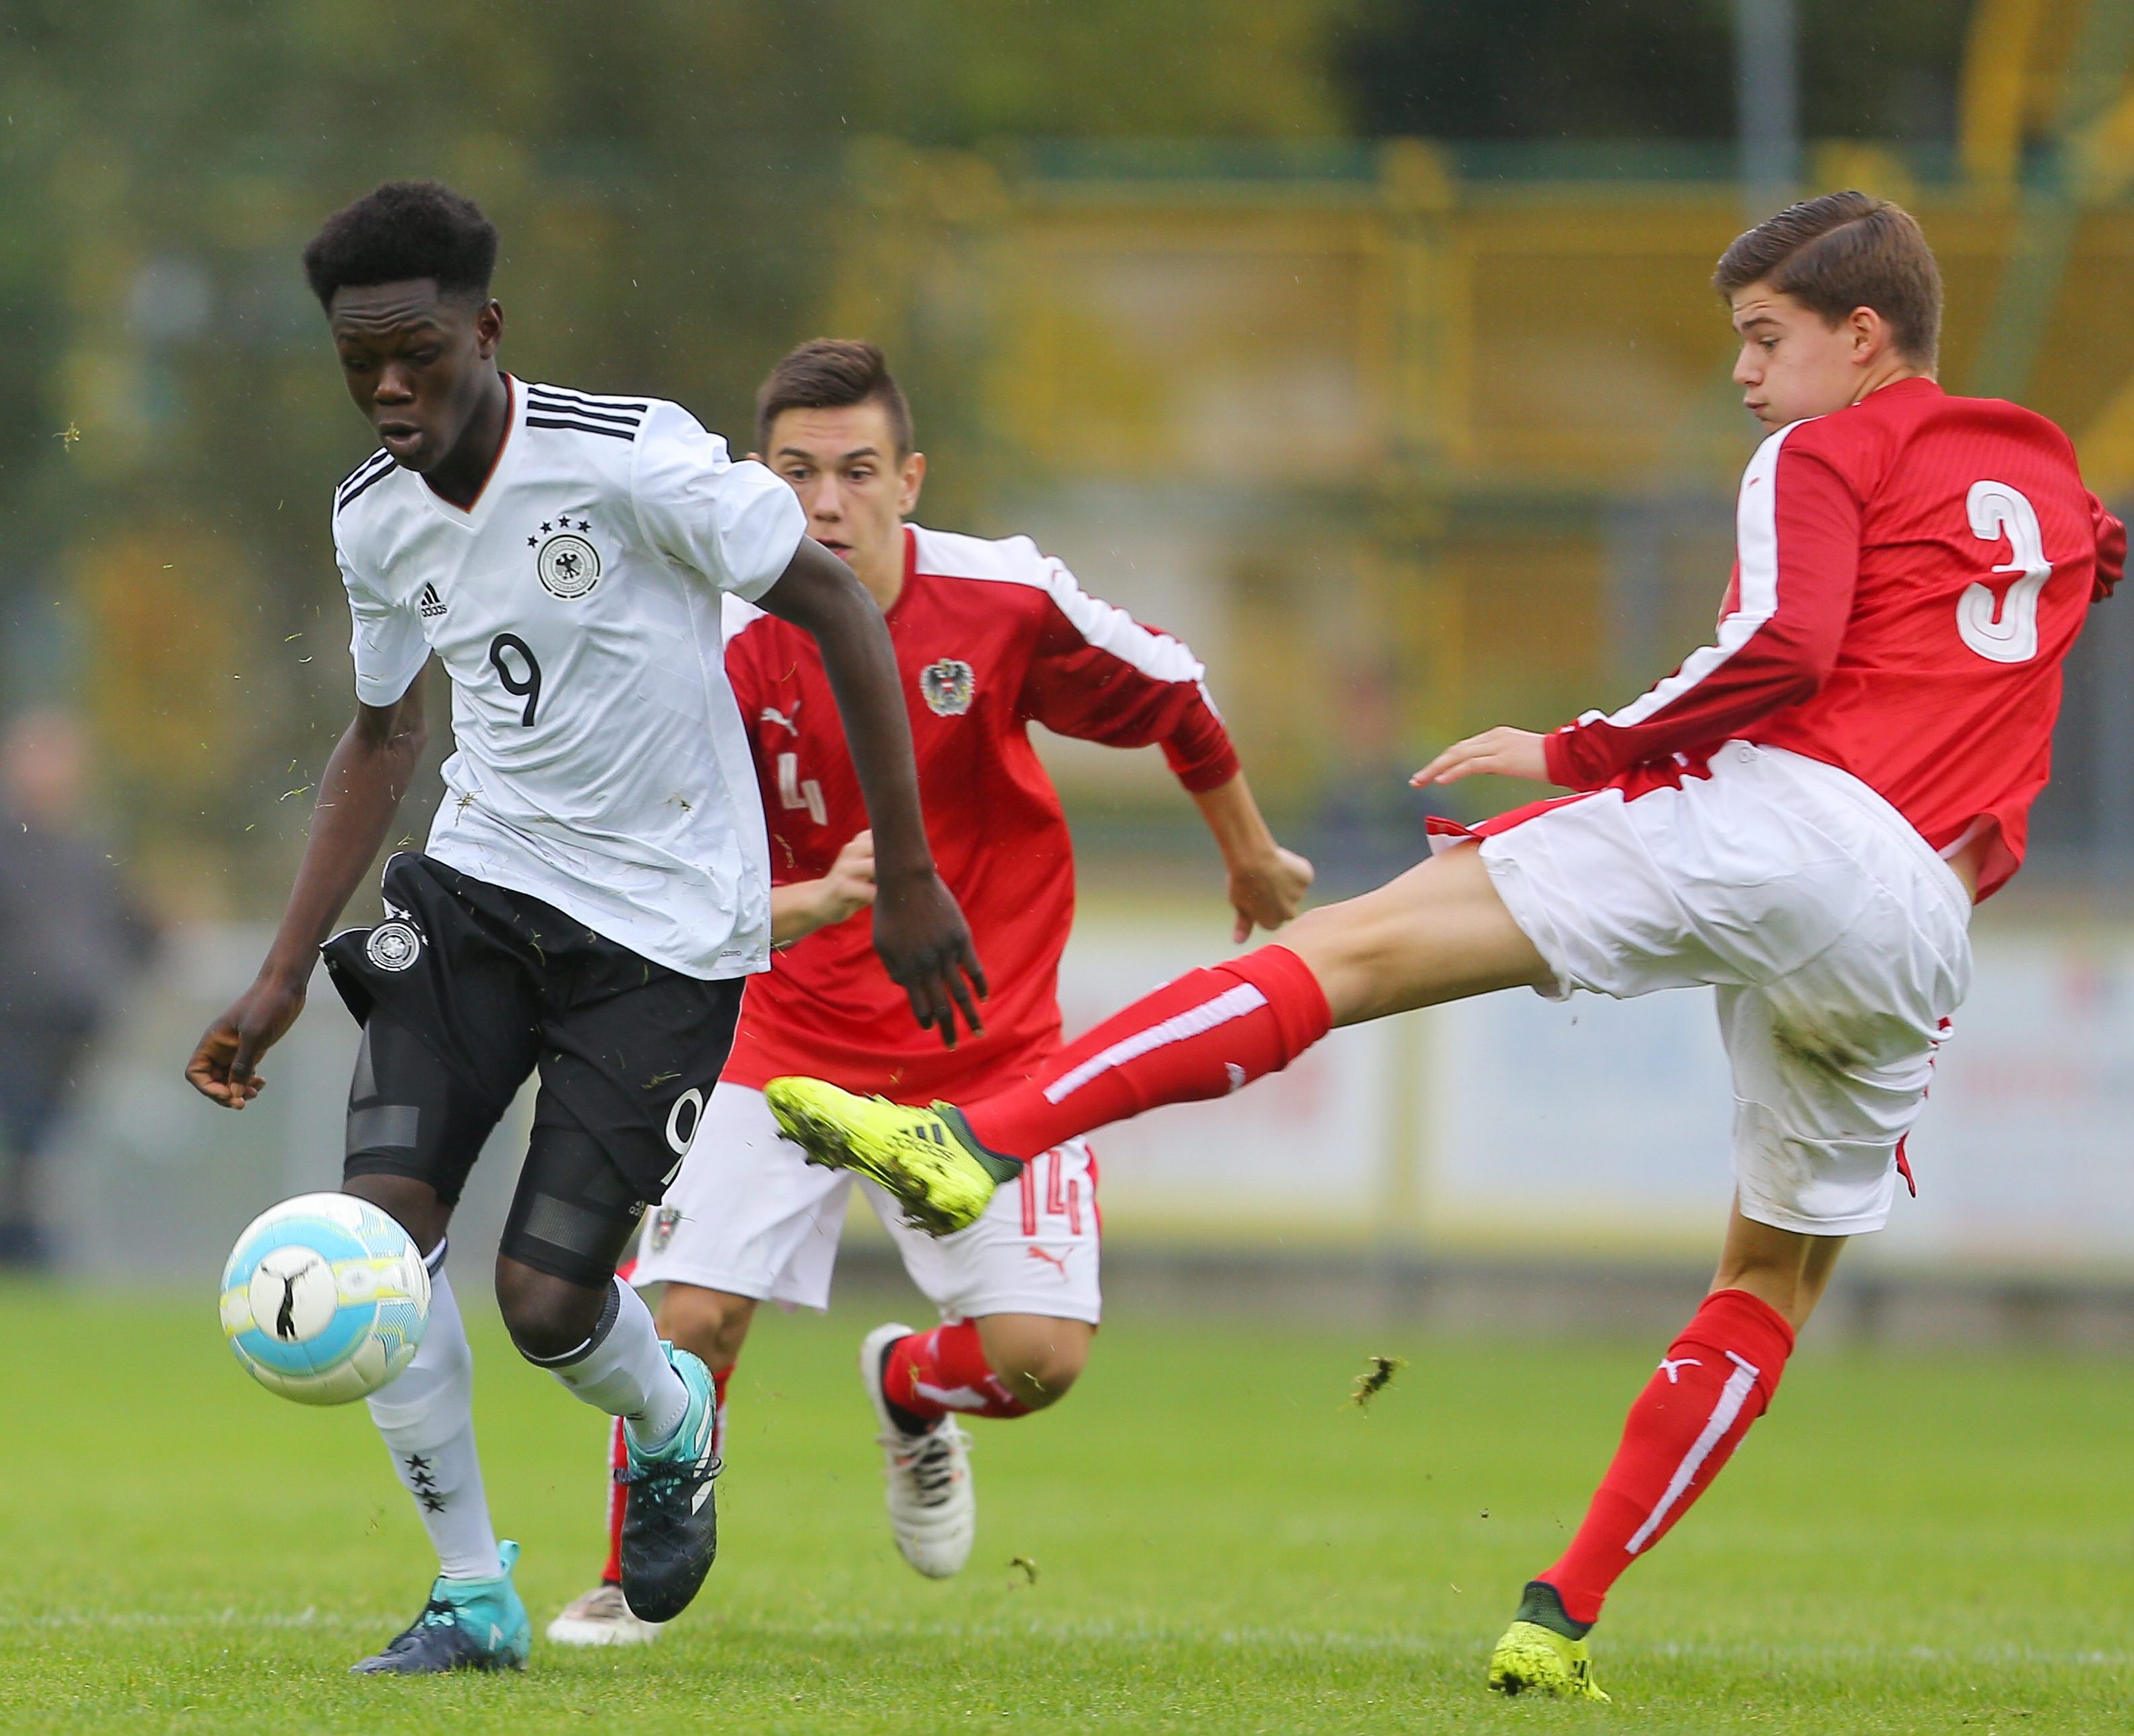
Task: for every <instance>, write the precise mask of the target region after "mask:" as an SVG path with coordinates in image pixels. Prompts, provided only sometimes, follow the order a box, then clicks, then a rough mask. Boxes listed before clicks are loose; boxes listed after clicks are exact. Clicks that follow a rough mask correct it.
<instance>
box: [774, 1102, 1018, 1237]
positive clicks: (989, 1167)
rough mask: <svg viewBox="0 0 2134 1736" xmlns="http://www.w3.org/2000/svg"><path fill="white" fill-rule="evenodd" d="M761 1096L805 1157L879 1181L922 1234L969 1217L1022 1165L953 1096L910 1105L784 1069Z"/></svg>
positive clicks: (938, 1232)
mask: <svg viewBox="0 0 2134 1736" xmlns="http://www.w3.org/2000/svg"><path fill="white" fill-rule="evenodd" d="M763 1097H764V1101H765V1102H767V1103H769V1104H770V1112H771V1114H772V1115H774V1116H776V1117H777V1118H778V1125H779V1126H780V1127H781V1128H783V1129H784V1130H785V1136H786V1137H787V1138H788V1139H789V1140H792V1141H793V1142H794V1144H795V1145H799V1147H800V1149H801V1150H804V1151H805V1152H806V1153H807V1154H808V1161H809V1163H811V1164H821V1165H824V1166H826V1167H827V1168H829V1169H850V1170H851V1171H852V1173H853V1174H857V1175H864V1176H866V1177H867V1179H868V1180H870V1181H872V1182H876V1183H878V1184H881V1186H882V1187H884V1188H886V1189H888V1190H889V1191H890V1192H891V1194H895V1195H896V1197H897V1198H898V1199H900V1200H901V1201H902V1202H903V1203H904V1221H905V1222H906V1223H908V1224H910V1225H911V1226H912V1227H913V1228H915V1229H920V1230H924V1231H925V1232H926V1233H927V1234H928V1235H929V1236H949V1235H953V1234H954V1232H956V1231H958V1230H962V1229H968V1227H970V1226H971V1225H972V1224H973V1223H976V1222H978V1218H979V1216H980V1214H981V1213H983V1212H984V1210H985V1208H986V1205H987V1202H988V1201H989V1200H991V1199H992V1197H993V1189H996V1188H997V1187H998V1186H999V1185H1000V1184H1002V1182H1004V1181H1011V1180H1013V1179H1015V1177H1016V1175H1017V1174H1019V1173H1020V1172H1021V1169H1022V1165H1021V1163H1019V1162H1018V1161H1017V1160H1015V1159H1014V1158H1011V1157H1002V1156H1001V1155H999V1154H998V1153H997V1152H992V1151H988V1150H986V1148H985V1147H984V1146H983V1145H980V1144H979V1143H978V1140H976V1139H975V1138H974V1137H973V1136H972V1133H971V1130H970V1129H969V1128H968V1126H965V1125H964V1122H963V1116H962V1115H961V1114H960V1113H959V1112H958V1111H957V1110H956V1108H955V1107H954V1106H953V1105H952V1104H948V1103H936V1104H935V1105H934V1107H932V1108H931V1109H912V1108H908V1107H905V1106H904V1105H902V1104H900V1103H892V1102H890V1101H889V1100H888V1099H887V1098H886V1097H856V1096H854V1095H853V1094H852V1092H849V1091H840V1090H838V1087H836V1086H834V1085H826V1084H824V1083H823V1082H822V1081H821V1080H820V1079H806V1078H790V1077H789V1078H782V1079H773V1080H772V1081H771V1082H770V1083H769V1084H767V1085H765V1087H763Z"/></svg>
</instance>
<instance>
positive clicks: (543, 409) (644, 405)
mask: <svg viewBox="0 0 2134 1736" xmlns="http://www.w3.org/2000/svg"><path fill="white" fill-rule="evenodd" d="M650 408H651V405H650V403H649V402H647V401H646V400H645V399H642V398H596V397H594V396H592V395H591V394H590V393H584V392H572V391H568V390H566V389H565V388H563V387H561V386H533V385H529V387H527V388H526V426H527V427H529V428H562V429H566V430H568V431H569V432H572V433H577V434H605V435H606V436H609V437H610V438H611V439H614V440H635V439H636V438H637V431H638V428H639V427H640V425H642V423H643V422H644V421H645V412H646V411H647V410H649V409H650Z"/></svg>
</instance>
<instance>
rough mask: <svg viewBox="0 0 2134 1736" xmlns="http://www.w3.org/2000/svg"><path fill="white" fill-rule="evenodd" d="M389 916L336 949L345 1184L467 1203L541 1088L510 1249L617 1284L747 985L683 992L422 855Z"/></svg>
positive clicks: (692, 1121)
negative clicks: (343, 1027)
mask: <svg viewBox="0 0 2134 1736" xmlns="http://www.w3.org/2000/svg"><path fill="white" fill-rule="evenodd" d="M384 898H385V906H386V912H387V914H386V919H385V920H384V922H382V923H379V924H378V926H377V927H376V928H351V929H349V930H346V931H345V932H344V933H340V934H336V936H334V938H332V939H331V940H330V941H328V942H327V943H326V947H325V949H324V950H325V956H326V968H327V971H328V972H329V973H330V974H331V976H332V978H333V982H334V986H335V987H336V989H338V990H339V991H340V996H341V999H342V1000H343V1001H345V1002H346V1003H347V1004H348V1008H349V1010H350V1012H352V1013H354V1014H355V1016H356V1018H357V1020H359V1021H360V1022H361V1023H362V1025H364V1028H365V1030H364V1044H363V1049H362V1051H361V1053H360V1055H359V1056H358V1058H357V1063H356V1070H355V1083H354V1085H353V1087H352V1088H351V1090H350V1100H349V1118H348V1120H349V1125H348V1153H347V1159H346V1163H345V1170H344V1173H345V1174H348V1175H350V1176H354V1175H361V1174H398V1175H408V1176H413V1177H414V1178H415V1179H418V1180H421V1181H425V1182H427V1183H428V1184H430V1185H431V1186H432V1187H433V1188H435V1189H437V1195H438V1197H439V1198H441V1199H442V1200H443V1201H445V1202H446V1203H447V1204H451V1203H455V1202H456V1201H457V1199H458V1198H459V1197H460V1194H461V1189H463V1188H464V1187H465V1185H466V1177H467V1172H468V1171H469V1170H470V1169H471V1168H472V1167H473V1165H474V1161H475V1159H476V1156H477V1155H479V1154H480V1150H481V1147H482V1144H483V1141H484V1140H486V1139H487V1138H488V1136H489V1135H490V1132H491V1131H492V1130H494V1128H495V1126H496V1124H497V1122H498V1121H500V1119H501V1118H502V1116H503V1115H504V1112H505V1109H506V1108H508V1107H509V1105H510V1102H511V1100H512V1098H513V1097H514V1096H515V1095H516V1094H517V1092H518V1090H519V1087H520V1086H521V1085H522V1084H524V1083H525V1081H526V1079H527V1078H528V1077H529V1075H530V1074H532V1073H537V1072H538V1073H539V1075H540V1079H541V1087H540V1093H539V1095H538V1097H537V1098H536V1100H535V1104H534V1133H533V1136H532V1138H531V1140H529V1144H528V1147H527V1154H526V1162H525V1165H524V1168H523V1169H522V1170H521V1172H520V1176H519V1189H518V1194H517V1196H516V1198H515V1199H514V1203H513V1206H512V1210H511V1215H510V1218H509V1222H508V1224H507V1227H506V1230H505V1245H504V1251H505V1253H507V1254H509V1255H510V1256H512V1257H514V1258H515V1259H519V1260H522V1261H524V1262H525V1263H526V1264H528V1265H529V1266H534V1268H535V1269H536V1270H538V1271H548V1272H551V1273H553V1274H554V1275H557V1276H559V1277H563V1278H567V1279H569V1280H572V1281H573V1282H578V1283H584V1284H588V1285H597V1284H601V1283H604V1282H605V1281H606V1279H607V1278H608V1276H609V1275H611V1273H612V1272H613V1270H614V1264H615V1257H616V1255H617V1254H619V1253H620V1250H621V1248H622V1247H623V1245H624V1243H625V1242H626V1241H627V1239H628V1237H629V1232H630V1229H631V1228H632V1227H634V1226H635V1223H636V1221H637V1218H638V1215H639V1213H640V1212H642V1210H643V1209H644V1208H645V1205H646V1204H648V1203H656V1202H657V1201H658V1200H659V1198H660V1197H661V1196H662V1195H663V1194H664V1193H665V1191H666V1187H667V1184H668V1183H669V1181H670V1180H671V1179H673V1178H674V1173H675V1171H676V1170H678V1169H679V1168H680V1167H681V1163H682V1158H683V1154H684V1153H685V1152H687V1151H688V1149H689V1141H690V1140H691V1139H692V1138H693V1136H694V1135H695V1133H696V1130H697V1123H698V1120H699V1119H700V1118H701V1117H702V1113H703V1107H704V1103H705V1102H706V1100H707V1098H708V1097H710V1096H711V1092H712V1086H713V1085H715V1084H716V1083H717V1082H718V1076H719V1069H720V1068H722V1067H723V1066H724V1065H725V1064H726V1058H727V1049H728V1048H729V1047H730V1046H731V1044H732V1041H733V1032H734V1020H735V1017H736V1014H737V1013H738V1011H739V1010H740V1006H741V988H742V983H741V981H739V980H727V981H715V982H706V981H700V980H698V978H696V977H693V976H683V974H682V973H681V972H678V971H674V970H670V969H669V968H668V967H666V966H664V965H660V964H654V962H651V961H650V960H649V959H647V958H645V957H640V955H639V954H637V953H635V952H631V951H630V949H629V948H626V947H624V946H621V945H619V944H618V943H616V942H614V941H611V940H609V939H607V938H606V937H605V936H603V935H600V934H596V933H594V932H593V931H592V930H591V929H590V928H587V927H586V925H585V924H584V923H582V922H579V921H577V919H574V918H572V917H569V916H566V915H565V914H563V913H562V911H560V910H558V909H555V908H554V907H553V905H550V904H543V902H542V901H541V900H540V899H537V898H532V897H529V896H528V895H526V894H524V893H521V892H514V891H510V890H506V889H505V888H503V887H500V886H495V885H490V884H489V883H487V882H486V881H483V880H476V879H475V878H474V877H473V876H471V875H464V874H461V873H460V872H459V871H458V870H456V869H453V868H450V867H447V866H445V864H443V863H442V862H438V861H432V859H431V858H430V857H428V856H422V855H419V854H417V853H413V852H403V854H401V855H398V856H394V857H393V859H392V861H389V863H387V865H386V868H385V878H384Z"/></svg>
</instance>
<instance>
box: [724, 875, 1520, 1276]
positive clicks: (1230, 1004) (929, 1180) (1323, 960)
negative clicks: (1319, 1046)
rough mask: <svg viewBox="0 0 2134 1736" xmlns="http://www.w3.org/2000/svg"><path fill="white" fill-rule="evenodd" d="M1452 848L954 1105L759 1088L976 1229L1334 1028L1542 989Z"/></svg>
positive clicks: (904, 1196)
mask: <svg viewBox="0 0 2134 1736" xmlns="http://www.w3.org/2000/svg"><path fill="white" fill-rule="evenodd" d="M1549 974H1550V973H1549V969H1548V967H1547V963H1546V962H1545V961H1544V960H1543V957H1542V956H1541V954H1540V952H1538V951H1537V950H1536V949H1535V947H1534V944H1533V942H1532V941H1530V940H1528V938H1527V937H1526V936H1525V934H1524V933H1522V932H1521V931H1520V929H1519V928H1518V924H1517V923H1514V921H1513V920H1512V918H1511V914H1510V913H1509V911H1508V910H1507V909H1505V908H1504V901H1503V900H1502V899H1499V897H1498V895H1497V893H1496V890H1495V889H1494V886H1492V885H1491V884H1490V880H1489V870H1488V869H1487V868H1486V866H1485V865H1484V863H1483V861H1482V856H1481V852H1480V851H1479V850H1475V849H1472V848H1462V849H1457V850H1454V851H1449V852H1447V853H1446V855H1444V856H1439V857H1436V859H1434V860H1433V861H1428V862H1426V863H1424V864H1423V865H1422V866H1420V867H1417V868H1413V869H1411V870H1409V871H1408V872H1407V873H1406V874H1404V875H1401V877H1400V878H1399V879H1398V880H1394V881H1393V882H1392V883H1391V884H1390V885H1385V886H1382V887H1380V888H1379V889H1378V890H1377V891H1375V892H1371V893H1367V894H1365V895H1364V896H1363V897H1361V898H1356V899H1349V901H1348V902H1347V903H1345V904H1330V905H1328V906H1327V907H1326V908H1325V909H1320V910H1314V911H1312V912H1311V913H1310V914H1307V915H1306V916H1303V917H1301V918H1300V919H1298V920H1297V922H1296V925H1295V926H1294V927H1293V928H1290V929H1288V930H1287V931H1286V933H1285V934H1284V936H1283V940H1282V944H1281V945H1279V946H1268V947H1262V948H1260V949H1259V950H1258V952H1248V953H1247V954H1245V955H1244V956H1243V957H1241V958H1237V959H1234V960H1232V961H1230V962H1228V963H1226V964H1221V965H1216V966H1214V967H1210V968H1209V969H1206V970H1201V971H1191V972H1187V973H1186V974H1185V976H1181V977H1179V978H1178V979H1176V981H1172V982H1170V983H1166V985H1165V986H1163V987H1161V988H1160V989H1158V990H1156V992H1155V993H1154V994H1152V995H1149V996H1145V997H1143V998H1142V1000H1140V1001H1136V1002H1135V1003H1134V1004H1133V1005H1132V1006H1129V1007H1128V1008H1127V1009H1126V1010H1125V1011H1123V1012H1122V1013H1118V1014H1117V1015H1114V1016H1113V1017H1112V1018H1110V1019H1108V1020H1105V1021H1104V1022H1103V1024H1102V1025H1098V1027H1097V1028H1096V1029H1095V1030H1093V1031H1091V1032H1089V1034H1087V1035H1086V1036H1084V1037H1082V1038H1080V1039H1078V1040H1077V1041H1075V1042H1074V1043H1071V1044H1069V1045H1068V1046H1067V1047H1066V1048H1065V1049H1061V1050H1060V1052H1059V1053H1058V1054H1055V1055H1054V1056H1052V1057H1051V1058H1049V1059H1048V1060H1047V1061H1046V1062H1045V1063H1044V1064H1043V1065H1042V1066H1041V1067H1040V1068H1036V1069H1035V1070H1034V1071H1033V1072H1032V1073H1031V1075H1030V1077H1029V1078H1027V1079H1026V1080H1024V1081H1021V1082H1020V1083H1016V1084H1015V1085H1012V1086H1011V1087H1007V1089H1006V1090H1003V1091H1000V1092H994V1093H992V1094H991V1095H989V1096H987V1097H982V1098H979V1099H977V1100H975V1101H973V1102H970V1103H968V1104H966V1105H963V1106H962V1107H960V1108H959V1107H954V1106H950V1105H947V1104H938V1105H936V1106H935V1107H934V1109H932V1110H921V1109H905V1108H900V1107H897V1106H896V1105H895V1104H891V1103H889V1102H884V1101H883V1100H882V1099H881V1098H864V1097H854V1096H853V1095H852V1093H850V1092H843V1091H839V1090H838V1089H837V1088H836V1087H833V1086H830V1085H826V1084H823V1083H822V1082H820V1081H819V1080H814V1079H804V1078H785V1079H773V1080H772V1081H771V1082H770V1084H769V1085H767V1086H766V1087H765V1089H764V1097H765V1101H766V1102H768V1103H769V1104H770V1107H771V1112H772V1113H773V1114H775V1116H777V1118H778V1121H779V1125H780V1126H781V1127H782V1128H784V1130H785V1133H786V1135H787V1136H788V1137H789V1138H791V1139H793V1140H795V1141H796V1142H797V1143H798V1144H799V1145H801V1146H802V1147H803V1148H804V1150H806V1151H807V1153H808V1155H809V1160H810V1161H812V1162H815V1163H822V1164H828V1165H832V1166H833V1167H834V1168H838V1169H852V1170H855V1171H857V1172H858V1173H859V1174H863V1175H867V1176H868V1177H870V1178H871V1179H873V1180H875V1181H876V1182H878V1183H880V1184H881V1185H882V1186H883V1187H885V1188H886V1189H888V1190H889V1191H890V1192H891V1194H895V1195H896V1197H897V1198H899V1199H900V1200H901V1201H902V1202H903V1203H904V1205H905V1210H906V1213H907V1217H908V1220H909V1221H910V1222H913V1223H915V1224H916V1225H918V1226H919V1227H921V1228H924V1229H926V1230H928V1231H929V1232H932V1233H934V1234H935V1235H942V1234H945V1233H948V1232H951V1231H954V1230H958V1229H961V1228H963V1227H965V1226H967V1225H968V1224H970V1223H972V1222H975V1221H976V1219H977V1218H978V1214H979V1213H982V1212H983V1210H984V1209H985V1208H986V1204H987V1201H988V1200H989V1199H990V1198H992V1193H993V1190H994V1189H995V1188H996V1187H997V1186H998V1185H999V1184H1000V1183H1001V1182H1002V1181H1004V1180H1007V1179H1011V1178H1012V1177H1013V1176H1014V1175H1015V1174H1016V1173H1017V1172H1018V1170H1019V1168H1020V1166H1021V1164H1022V1163H1024V1162H1025V1161H1026V1160H1029V1159H1031V1158H1032V1157H1035V1156H1036V1155H1038V1154H1039V1153H1040V1152H1041V1151H1045V1150H1049V1149H1050V1148H1051V1147H1053V1146H1055V1145H1063V1144H1065V1142H1066V1141H1067V1140H1070V1139H1073V1138H1074V1137H1076V1136H1079V1135H1080V1134H1084V1133H1087V1132H1089V1131H1091V1130H1092V1129H1093V1128H1096V1127H1101V1126H1104V1125H1105V1124H1106V1123H1107V1122H1110V1121H1119V1120H1123V1119H1124V1118H1125V1117H1127V1116H1135V1115H1139V1114H1142V1112H1145V1111H1147V1110H1150V1109H1153V1108H1156V1107H1158V1106H1159V1105H1161V1104H1165V1103H1184V1102H1195V1101H1197V1100H1199V1099H1201V1098H1205V1097H1225V1096H1227V1095H1229V1093H1230V1092H1233V1091H1235V1090H1237V1089H1238V1087H1241V1086H1243V1085H1245V1084H1248V1083H1250V1082H1251V1081H1253V1079H1256V1078H1260V1077H1261V1076H1262V1075H1263V1074H1265V1073H1273V1072H1276V1071H1277V1070H1279V1069H1280V1068H1284V1067H1287V1065H1288V1064H1289V1063H1291V1062H1292V1061H1293V1060H1295V1059H1296V1057H1297V1056H1298V1055H1300V1054H1302V1053H1303V1052H1304V1051H1305V1050H1306V1049H1308V1048H1310V1047H1311V1045H1312V1044H1314V1043H1316V1042H1317V1041H1318V1040H1319V1039H1320V1038H1321V1037H1323V1036H1325V1034H1326V1032H1327V1031H1328V1030H1329V1029H1330V1027H1332V1026H1335V1025H1354V1024H1358V1023H1360V1022H1362V1021H1364V1020H1370V1019H1378V1018H1383V1017H1384V1016H1385V1015H1388V1014H1390V1013H1397V1012H1403V1011H1406V1010H1407V1009H1409V1008H1411V1007H1417V1006H1428V1005H1433V1004H1435V1003H1436V1002H1439V1001H1452V1000H1457V999H1459V998H1460V997H1462V996H1468V995H1479V994H1483V993H1486V992H1487V991H1490V990H1492V989H1500V988H1513V987H1517V986H1522V985H1533V984H1538V983H1540V982H1543V981H1547V979H1548V977H1549Z"/></svg>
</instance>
